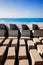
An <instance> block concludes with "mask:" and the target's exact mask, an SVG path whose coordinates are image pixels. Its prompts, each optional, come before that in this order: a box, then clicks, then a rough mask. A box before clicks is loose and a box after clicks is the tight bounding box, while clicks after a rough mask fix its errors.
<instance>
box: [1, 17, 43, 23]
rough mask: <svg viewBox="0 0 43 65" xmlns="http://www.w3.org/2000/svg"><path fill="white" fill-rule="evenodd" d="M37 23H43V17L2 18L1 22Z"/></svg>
mask: <svg viewBox="0 0 43 65" xmlns="http://www.w3.org/2000/svg"><path fill="white" fill-rule="evenodd" d="M1 23H6V24H33V23H34V24H35V23H43V18H0V24H1Z"/></svg>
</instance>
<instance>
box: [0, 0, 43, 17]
mask: <svg viewBox="0 0 43 65" xmlns="http://www.w3.org/2000/svg"><path fill="white" fill-rule="evenodd" d="M33 17H35V18H37V17H38V18H43V0H0V18H33Z"/></svg>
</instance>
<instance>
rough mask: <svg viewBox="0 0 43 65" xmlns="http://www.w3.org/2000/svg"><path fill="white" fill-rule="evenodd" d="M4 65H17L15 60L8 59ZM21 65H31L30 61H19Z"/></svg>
mask: <svg viewBox="0 0 43 65" xmlns="http://www.w3.org/2000/svg"><path fill="white" fill-rule="evenodd" d="M4 65H15V59H7V60H6V61H5V64H4ZM19 65H29V61H28V59H24V60H19Z"/></svg>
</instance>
